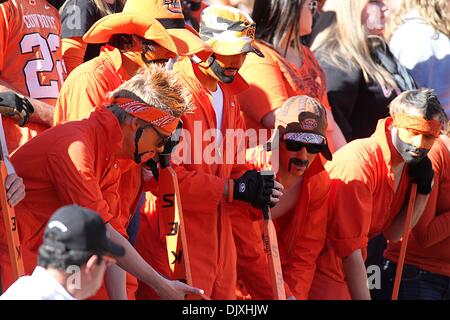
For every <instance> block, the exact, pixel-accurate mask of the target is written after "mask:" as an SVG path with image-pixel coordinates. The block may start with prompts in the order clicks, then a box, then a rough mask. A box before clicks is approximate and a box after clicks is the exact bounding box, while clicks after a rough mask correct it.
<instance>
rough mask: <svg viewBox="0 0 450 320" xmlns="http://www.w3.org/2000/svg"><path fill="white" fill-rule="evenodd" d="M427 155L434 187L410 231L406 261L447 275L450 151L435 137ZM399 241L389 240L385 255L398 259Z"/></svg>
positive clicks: (449, 271)
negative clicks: (431, 168) (392, 241)
mask: <svg viewBox="0 0 450 320" xmlns="http://www.w3.org/2000/svg"><path fill="white" fill-rule="evenodd" d="M428 156H429V158H430V160H431V162H432V164H433V170H434V187H433V190H432V191H431V193H430V198H429V200H428V203H427V206H426V208H425V211H424V212H423V215H422V217H421V218H420V220H419V221H418V223H417V225H416V226H415V227H414V229H413V230H412V232H411V234H410V237H409V241H408V249H407V251H406V258H405V263H407V264H412V265H415V266H418V267H419V268H421V269H423V270H427V271H430V272H433V273H437V274H441V275H446V276H450V196H449V194H450V152H449V150H448V149H447V147H446V146H445V144H444V143H443V142H442V140H441V139H438V140H436V143H435V144H434V145H433V148H432V149H431V151H430V152H429V154H428ZM400 243H401V242H397V243H389V244H388V248H387V250H386V252H385V257H386V258H388V259H390V260H392V261H395V262H397V261H398V256H399V252H400Z"/></svg>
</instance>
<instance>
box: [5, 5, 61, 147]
mask: <svg viewBox="0 0 450 320" xmlns="http://www.w3.org/2000/svg"><path fill="white" fill-rule="evenodd" d="M60 34H61V21H60V19H59V13H58V10H56V9H55V8H54V7H52V6H50V5H48V4H47V1H45V0H34V1H29V0H16V1H7V2H4V3H2V4H0V35H1V36H0V81H3V82H6V85H7V86H8V87H11V88H12V89H13V90H15V91H17V92H19V93H21V94H23V95H24V96H28V97H31V98H34V99H38V100H40V101H42V102H45V103H47V104H49V105H52V106H53V105H54V104H55V102H56V98H58V94H59V90H60V88H61V86H62V84H63V81H64V78H65V67H64V63H63V59H62V53H61V39H60ZM3 128H4V130H5V137H6V142H7V145H8V150H9V152H12V151H14V150H15V149H16V148H17V147H19V146H20V145H22V144H24V143H25V142H27V141H28V140H30V139H31V138H32V137H34V136H36V135H37V134H38V133H40V132H42V131H44V130H45V129H47V128H48V127H47V126H45V125H43V124H38V123H34V122H29V123H28V124H27V125H26V126H25V127H22V128H21V127H19V126H18V125H17V121H16V120H15V119H12V118H7V117H3Z"/></svg>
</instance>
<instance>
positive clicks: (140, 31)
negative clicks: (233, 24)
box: [83, 0, 212, 60]
mask: <svg viewBox="0 0 450 320" xmlns="http://www.w3.org/2000/svg"><path fill="white" fill-rule="evenodd" d="M155 20H156V21H155ZM161 28H162V29H163V31H164V33H163V32H161V30H160V29H161ZM120 33H125V34H136V35H139V36H141V37H143V38H145V39H148V40H153V41H155V42H156V43H158V44H160V45H161V46H163V47H165V48H166V49H168V50H170V51H172V52H174V53H176V54H177V55H179V56H190V55H197V56H198V57H199V58H200V59H202V60H207V59H208V57H209V56H210V55H211V53H212V49H211V47H210V46H209V45H207V44H206V43H205V42H203V41H202V40H201V39H200V38H199V37H198V35H196V32H195V31H194V30H193V29H192V28H189V26H188V25H186V24H185V22H184V16H183V13H182V11H181V3H180V0H128V1H127V2H126V3H125V6H124V8H123V11H122V12H121V13H115V14H111V15H107V16H105V17H103V18H102V19H100V20H99V21H97V22H96V23H95V24H94V25H93V26H92V27H91V28H90V29H89V30H88V31H87V32H86V34H85V35H84V36H83V40H84V41H85V42H87V43H105V42H108V40H109V38H110V37H111V36H112V35H114V34H120ZM167 34H168V35H170V36H169V38H170V41H167V40H166V41H165V42H164V43H162V42H161V40H162V39H161V38H162V35H164V37H167Z"/></svg>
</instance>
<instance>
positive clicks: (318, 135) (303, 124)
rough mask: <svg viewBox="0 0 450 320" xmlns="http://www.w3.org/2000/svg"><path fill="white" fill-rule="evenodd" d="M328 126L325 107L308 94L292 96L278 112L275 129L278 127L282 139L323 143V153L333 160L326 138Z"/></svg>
mask: <svg viewBox="0 0 450 320" xmlns="http://www.w3.org/2000/svg"><path fill="white" fill-rule="evenodd" d="M327 126H328V123H327V112H326V109H325V107H324V106H322V105H321V104H320V103H319V102H318V101H317V100H316V99H313V98H311V97H308V96H295V97H291V98H289V99H288V100H287V101H286V102H285V103H284V104H283V106H282V107H281V108H280V109H279V110H277V112H276V119H275V129H278V131H279V132H278V133H279V136H280V137H281V138H282V139H287V140H295V141H298V142H301V143H304V144H321V145H323V146H324V147H323V148H322V151H321V153H322V155H323V156H324V157H325V159H327V160H331V159H332V155H331V151H330V149H329V148H328V145H327V139H326V138H325V135H326V131H327Z"/></svg>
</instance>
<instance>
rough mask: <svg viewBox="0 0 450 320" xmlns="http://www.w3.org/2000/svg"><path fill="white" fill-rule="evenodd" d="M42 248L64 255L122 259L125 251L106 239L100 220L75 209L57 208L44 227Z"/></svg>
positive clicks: (87, 211) (75, 207)
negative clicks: (73, 252)
mask: <svg viewBox="0 0 450 320" xmlns="http://www.w3.org/2000/svg"><path fill="white" fill-rule="evenodd" d="M44 244H45V245H48V246H52V247H58V248H59V249H63V250H65V251H70V250H76V251H88V252H93V253H94V254H98V255H112V256H114V257H122V256H124V254H125V249H124V248H123V247H122V246H121V245H118V244H116V243H114V242H113V241H111V240H110V239H108V237H107V233H106V227H105V223H104V221H103V219H102V218H101V217H100V216H99V215H98V214H97V213H96V212H94V211H92V210H89V209H86V208H83V207H80V206H78V205H68V206H64V207H61V208H59V209H58V210H56V211H55V213H54V214H53V216H52V217H51V218H50V220H49V221H48V223H47V227H46V228H45V231H44Z"/></svg>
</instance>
